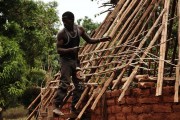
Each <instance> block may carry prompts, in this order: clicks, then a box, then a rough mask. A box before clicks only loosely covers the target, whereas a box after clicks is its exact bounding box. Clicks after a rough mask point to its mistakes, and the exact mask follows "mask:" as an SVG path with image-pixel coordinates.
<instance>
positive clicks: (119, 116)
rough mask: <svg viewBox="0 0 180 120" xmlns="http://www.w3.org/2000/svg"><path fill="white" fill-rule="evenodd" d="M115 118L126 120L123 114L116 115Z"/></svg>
mask: <svg viewBox="0 0 180 120" xmlns="http://www.w3.org/2000/svg"><path fill="white" fill-rule="evenodd" d="M115 116H116V120H126V115H125V114H123V113H117V114H116V115H115Z"/></svg>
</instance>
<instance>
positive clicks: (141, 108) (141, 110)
mask: <svg viewBox="0 0 180 120" xmlns="http://www.w3.org/2000/svg"><path fill="white" fill-rule="evenodd" d="M151 111H152V106H151V105H142V106H133V113H138V114H139V113H150V112H151Z"/></svg>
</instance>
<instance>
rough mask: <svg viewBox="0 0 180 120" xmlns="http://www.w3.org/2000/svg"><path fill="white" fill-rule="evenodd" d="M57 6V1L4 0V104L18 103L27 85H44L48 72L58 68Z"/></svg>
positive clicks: (0, 19)
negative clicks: (56, 42)
mask: <svg viewBox="0 0 180 120" xmlns="http://www.w3.org/2000/svg"><path fill="white" fill-rule="evenodd" d="M56 7H57V3H56V2H50V3H43V2H35V1H33V0H3V1H2V0H1V1H0V86H1V90H0V105H1V106H8V105H11V104H10V103H14V102H12V100H14V101H15V100H17V97H18V96H20V95H21V94H22V93H23V90H25V89H26V87H27V86H30V85H34V84H36V85H39V86H40V85H41V83H42V81H43V79H44V75H45V74H46V71H48V70H49V69H52V68H53V67H54V68H57V67H58V62H57V60H58V59H57V58H58V56H57V54H56V50H55V45H54V42H55V35H56V33H57V28H58V27H59V19H58V15H57V10H56ZM12 97H13V98H12ZM10 98H11V99H10Z"/></svg>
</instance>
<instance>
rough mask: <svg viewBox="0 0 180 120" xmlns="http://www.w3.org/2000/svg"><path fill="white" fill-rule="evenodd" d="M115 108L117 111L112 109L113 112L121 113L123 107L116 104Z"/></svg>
mask: <svg viewBox="0 0 180 120" xmlns="http://www.w3.org/2000/svg"><path fill="white" fill-rule="evenodd" d="M114 110H115V111H112V113H120V112H122V107H121V106H119V105H116V106H114Z"/></svg>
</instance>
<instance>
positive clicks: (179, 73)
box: [174, 0, 180, 102]
mask: <svg viewBox="0 0 180 120" xmlns="http://www.w3.org/2000/svg"><path fill="white" fill-rule="evenodd" d="M177 13H178V52H179V54H178V64H177V66H176V82H175V94H174V102H179V97H178V94H179V84H180V0H178V5H177Z"/></svg>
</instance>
